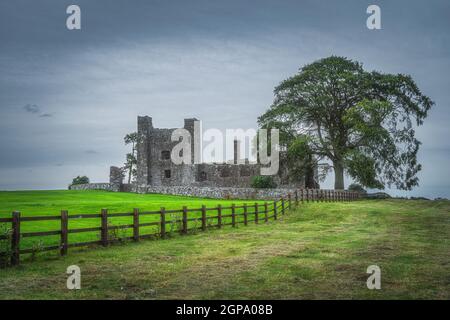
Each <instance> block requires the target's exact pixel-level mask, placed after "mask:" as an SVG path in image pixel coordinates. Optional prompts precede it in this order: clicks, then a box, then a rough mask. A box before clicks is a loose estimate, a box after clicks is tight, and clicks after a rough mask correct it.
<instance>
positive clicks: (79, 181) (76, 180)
mask: <svg viewBox="0 0 450 320" xmlns="http://www.w3.org/2000/svg"><path fill="white" fill-rule="evenodd" d="M86 183H89V178H88V177H86V176H78V177H76V178H73V180H72V185H77V184H86Z"/></svg>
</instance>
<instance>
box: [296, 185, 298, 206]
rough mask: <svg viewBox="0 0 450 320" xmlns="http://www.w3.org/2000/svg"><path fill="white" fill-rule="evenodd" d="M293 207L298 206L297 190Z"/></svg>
mask: <svg viewBox="0 0 450 320" xmlns="http://www.w3.org/2000/svg"><path fill="white" fill-rule="evenodd" d="M295 206H296V207H297V206H298V190H297V189H295Z"/></svg>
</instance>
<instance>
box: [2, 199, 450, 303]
mask: <svg viewBox="0 0 450 320" xmlns="http://www.w3.org/2000/svg"><path fill="white" fill-rule="evenodd" d="M44 194H45V193H44ZM66 194H67V198H68V199H72V202H65V201H63V200H61V201H60V202H58V200H57V198H58V197H54V196H53V193H49V194H48V195H47V196H48V198H46V199H44V197H42V198H41V197H40V196H39V197H38V199H35V200H34V201H33V199H32V198H33V196H30V195H28V196H27V195H26V194H25V193H17V194H16V195H14V194H9V195H5V194H4V193H3V194H1V195H0V197H2V202H1V204H2V207H3V209H4V211H5V214H6V216H8V212H9V211H11V210H13V209H20V210H22V211H23V212H24V213H25V212H30V214H38V213H39V214H40V213H42V212H41V209H46V210H45V211H46V212H47V211H48V209H49V208H53V209H54V210H55V212H54V213H57V212H58V210H59V209H61V208H63V207H65V208H67V209H69V210H70V211H76V212H78V211H83V212H84V211H86V210H88V211H89V212H91V211H94V212H96V211H97V210H98V208H100V207H103V206H105V204H106V203H107V201H109V203H110V204H111V205H108V207H110V208H111V207H112V205H114V209H115V210H119V211H121V210H124V209H125V208H127V209H128V208H130V207H131V208H132V207H134V206H136V202H133V200H131V198H130V199H128V198H127V197H129V195H126V194H108V195H105V197H104V196H103V194H102V195H101V199H99V200H98V201H96V194H95V193H88V194H87V197H86V201H87V199H90V200H89V201H88V202H89V203H85V200H84V198H85V197H84V196H82V195H81V196H80V194H78V193H71V192H60V194H59V195H60V196H61V197H65V195H66ZM63 195H64V196H63ZM47 196H46V197H47ZM133 196H134V197H136V199H142V200H141V201H142V202H140V206H142V207H145V206H146V205H147V200H146V199H150V198H152V197H156V198H155V199H154V202H157V200H156V199H159V200H158V201H160V202H158V204H155V206H156V207H159V206H161V205H162V203H164V205H166V206H167V207H169V203H172V205H173V206H174V207H177V206H178V200H177V199H180V198H178V197H166V196H151V195H148V198H147V196H139V195H133ZM108 197H110V198H109V199H108ZM8 199H11V200H8ZM24 199H28V201H23V200H24ZM181 199H183V198H181ZM13 200H14V201H13ZM128 200H129V202H128ZM189 200H191V201H193V203H195V204H201V203H206V201H205V200H194V199H189ZM66 201H68V200H66ZM183 201H186V199H183ZM197 201H198V202H197ZM33 203H36V205H33ZM38 203H39V205H38ZM211 203H214V204H216V203H217V201H215V200H212V202H211ZM19 205H21V206H22V207H20V208H17V206H19ZM148 205H149V206H150V204H148ZM92 209H94V210H92ZM73 264H76V265H78V266H80V268H81V273H82V280H81V281H82V289H81V290H76V291H71V290H68V289H67V288H66V279H67V275H66V273H65V272H66V268H67V266H69V265H73ZM373 264H376V265H378V266H379V267H380V268H381V290H368V289H367V287H366V280H367V277H368V275H367V274H366V269H367V267H368V266H369V265H373ZM449 274H450V202H448V201H419V200H417V201H412V200H373V201H356V202H347V203H308V204H303V205H300V206H299V207H298V208H297V209H295V210H292V211H290V212H289V214H288V215H285V216H284V217H282V219H280V220H278V221H271V222H269V223H267V224H264V223H261V224H259V225H254V224H252V225H249V226H248V227H244V226H242V225H239V227H238V228H231V227H226V228H223V229H222V230H216V229H214V230H211V231H206V232H198V233H195V234H192V235H187V236H181V235H173V236H171V237H170V238H169V239H167V240H143V241H141V242H139V243H131V242H130V243H126V244H123V245H115V246H111V247H109V248H102V247H95V248H85V249H73V250H71V251H69V254H68V255H67V256H65V257H59V256H58V255H57V253H47V254H42V255H39V256H38V257H37V260H36V261H34V262H24V263H23V264H21V265H20V266H19V267H14V268H9V269H3V270H0V298H1V299H42V298H48V299H75V298H81V299H168V298H175V299H337V298H341V299H366V298H367V299H449V298H450V278H449Z"/></svg>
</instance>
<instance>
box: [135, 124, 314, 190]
mask: <svg viewBox="0 0 450 320" xmlns="http://www.w3.org/2000/svg"><path fill="white" fill-rule="evenodd" d="M196 121H198V120H197V119H195V118H191V119H184V126H183V128H184V129H186V130H187V131H189V133H190V134H191V137H192V139H194V141H193V142H194V143H191V148H192V149H191V157H192V164H184V163H183V164H174V163H173V162H172V161H171V156H170V155H171V150H172V149H173V147H174V146H175V145H176V144H177V143H178V142H172V141H171V136H172V133H173V131H174V130H175V128H174V129H161V128H155V127H154V126H153V123H152V118H151V117H148V116H143V117H141V116H139V117H138V136H139V141H138V144H137V177H136V189H137V191H138V192H147V190H148V188H151V187H164V186H167V187H171V186H192V187H233V188H249V187H250V185H251V181H252V177H254V176H258V175H260V168H261V164H258V163H255V164H253V163H249V162H248V160H246V159H240V158H239V157H240V156H239V142H238V141H234V159H233V161H232V162H231V163H194V157H195V154H196V152H197V153H198V152H199V150H195V149H194V145H195V143H199V145H201V143H200V141H199V139H201V135H198V134H195V132H194V124H195V122H196ZM200 152H201V151H200ZM284 158H285V157H283V156H282V155H280V167H279V170H278V174H277V175H275V176H273V180H274V181H275V183H276V184H277V186H278V187H279V188H290V187H305V181H308V179H302V181H292V180H291V179H290V178H289V168H288V167H287V165H286V161H284V160H283V159H284ZM240 160H241V161H240ZM314 178H315V177H314ZM309 180H311V179H309ZM314 180H315V179H314Z"/></svg>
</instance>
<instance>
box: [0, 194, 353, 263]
mask: <svg viewBox="0 0 450 320" xmlns="http://www.w3.org/2000/svg"><path fill="white" fill-rule="evenodd" d="M358 198H359V193H357V192H351V191H344V190H323V189H299V190H296V191H295V192H294V194H291V193H289V194H287V195H286V197H282V198H281V199H279V200H276V201H271V202H269V201H266V202H264V203H260V204H258V203H254V204H243V205H239V206H237V205H234V204H232V205H231V206H227V207H224V206H222V205H220V204H219V205H217V206H216V207H212V208H207V207H206V206H204V205H202V206H201V207H200V208H188V207H187V206H183V207H182V208H181V209H175V210H173V209H171V210H166V209H165V208H164V207H162V208H161V209H160V210H158V211H140V210H139V209H137V208H136V209H134V210H133V211H132V212H125V213H109V212H108V210H107V209H102V210H101V211H100V213H99V214H74V215H69V212H68V211H67V210H62V211H61V213H60V215H58V216H56V215H55V216H34V217H22V216H21V213H20V212H18V211H14V212H13V213H12V217H11V218H0V223H10V224H11V232H10V235H9V236H8V235H0V240H2V241H5V240H8V239H10V241H11V252H10V255H11V258H10V259H11V265H18V264H19V263H20V255H21V254H27V253H33V252H35V251H36V249H34V248H21V239H22V238H32V237H44V236H59V238H60V240H59V244H58V245H51V246H45V247H42V248H39V252H41V251H51V250H59V252H60V255H61V256H64V255H66V254H67V253H68V249H69V248H74V247H83V246H90V245H102V246H104V247H106V246H108V245H109V244H112V243H114V242H117V241H123V240H132V241H136V242H137V241H139V240H140V239H146V238H162V239H164V238H166V237H167V234H168V233H171V232H172V230H167V227H168V225H170V227H173V224H178V225H179V227H178V230H177V231H178V232H179V233H180V234H187V233H188V232H189V231H193V230H202V231H205V230H207V229H208V228H211V227H215V228H219V229H220V228H222V227H224V226H232V227H236V226H237V225H238V224H243V225H245V226H247V225H248V224H249V223H251V222H253V223H255V224H259V223H261V222H264V223H267V222H268V221H269V220H270V219H273V220H277V219H278V218H279V216H280V215H281V216H282V215H284V214H286V211H287V210H290V209H292V206H293V205H294V204H295V206H298V205H299V203H304V202H310V201H320V202H324V201H325V202H336V201H353V200H356V199H358ZM224 211H228V212H229V213H226V214H224ZM207 212H216V215H207ZM189 213H191V214H193V213H195V214H197V215H196V216H194V217H192V216H191V217H189ZM172 214H180V217H179V218H171V217H168V216H169V215H172ZM152 215H153V216H154V217H155V218H157V220H156V221H151V222H141V221H140V220H141V218H143V217H146V216H147V217H148V216H152ZM114 217H130V218H131V219H132V223H130V224H122V225H115V226H113V225H110V224H109V223H108V219H109V218H114ZM86 219H97V221H98V220H99V222H100V226H98V227H85V228H72V229H69V221H76V220H86ZM52 220H53V221H60V228H59V230H51V231H34V232H21V224H22V222H35V221H52ZM225 220H226V221H229V222H225ZM211 221H215V222H216V223H214V222H211ZM189 222H193V223H196V225H195V226H194V227H191V228H189V227H188V225H189ZM197 224H198V227H197ZM152 226H153V227H157V228H158V232H156V233H150V234H143V233H142V232H141V229H142V228H144V227H152ZM125 229H132V234H131V236H128V237H120V238H114V239H111V237H110V233H111V232H114V231H118V230H125ZM84 232H99V233H100V239H98V240H94V241H84V242H73V243H71V242H69V235H70V234H76V233H84ZM0 254H1V252H0Z"/></svg>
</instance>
